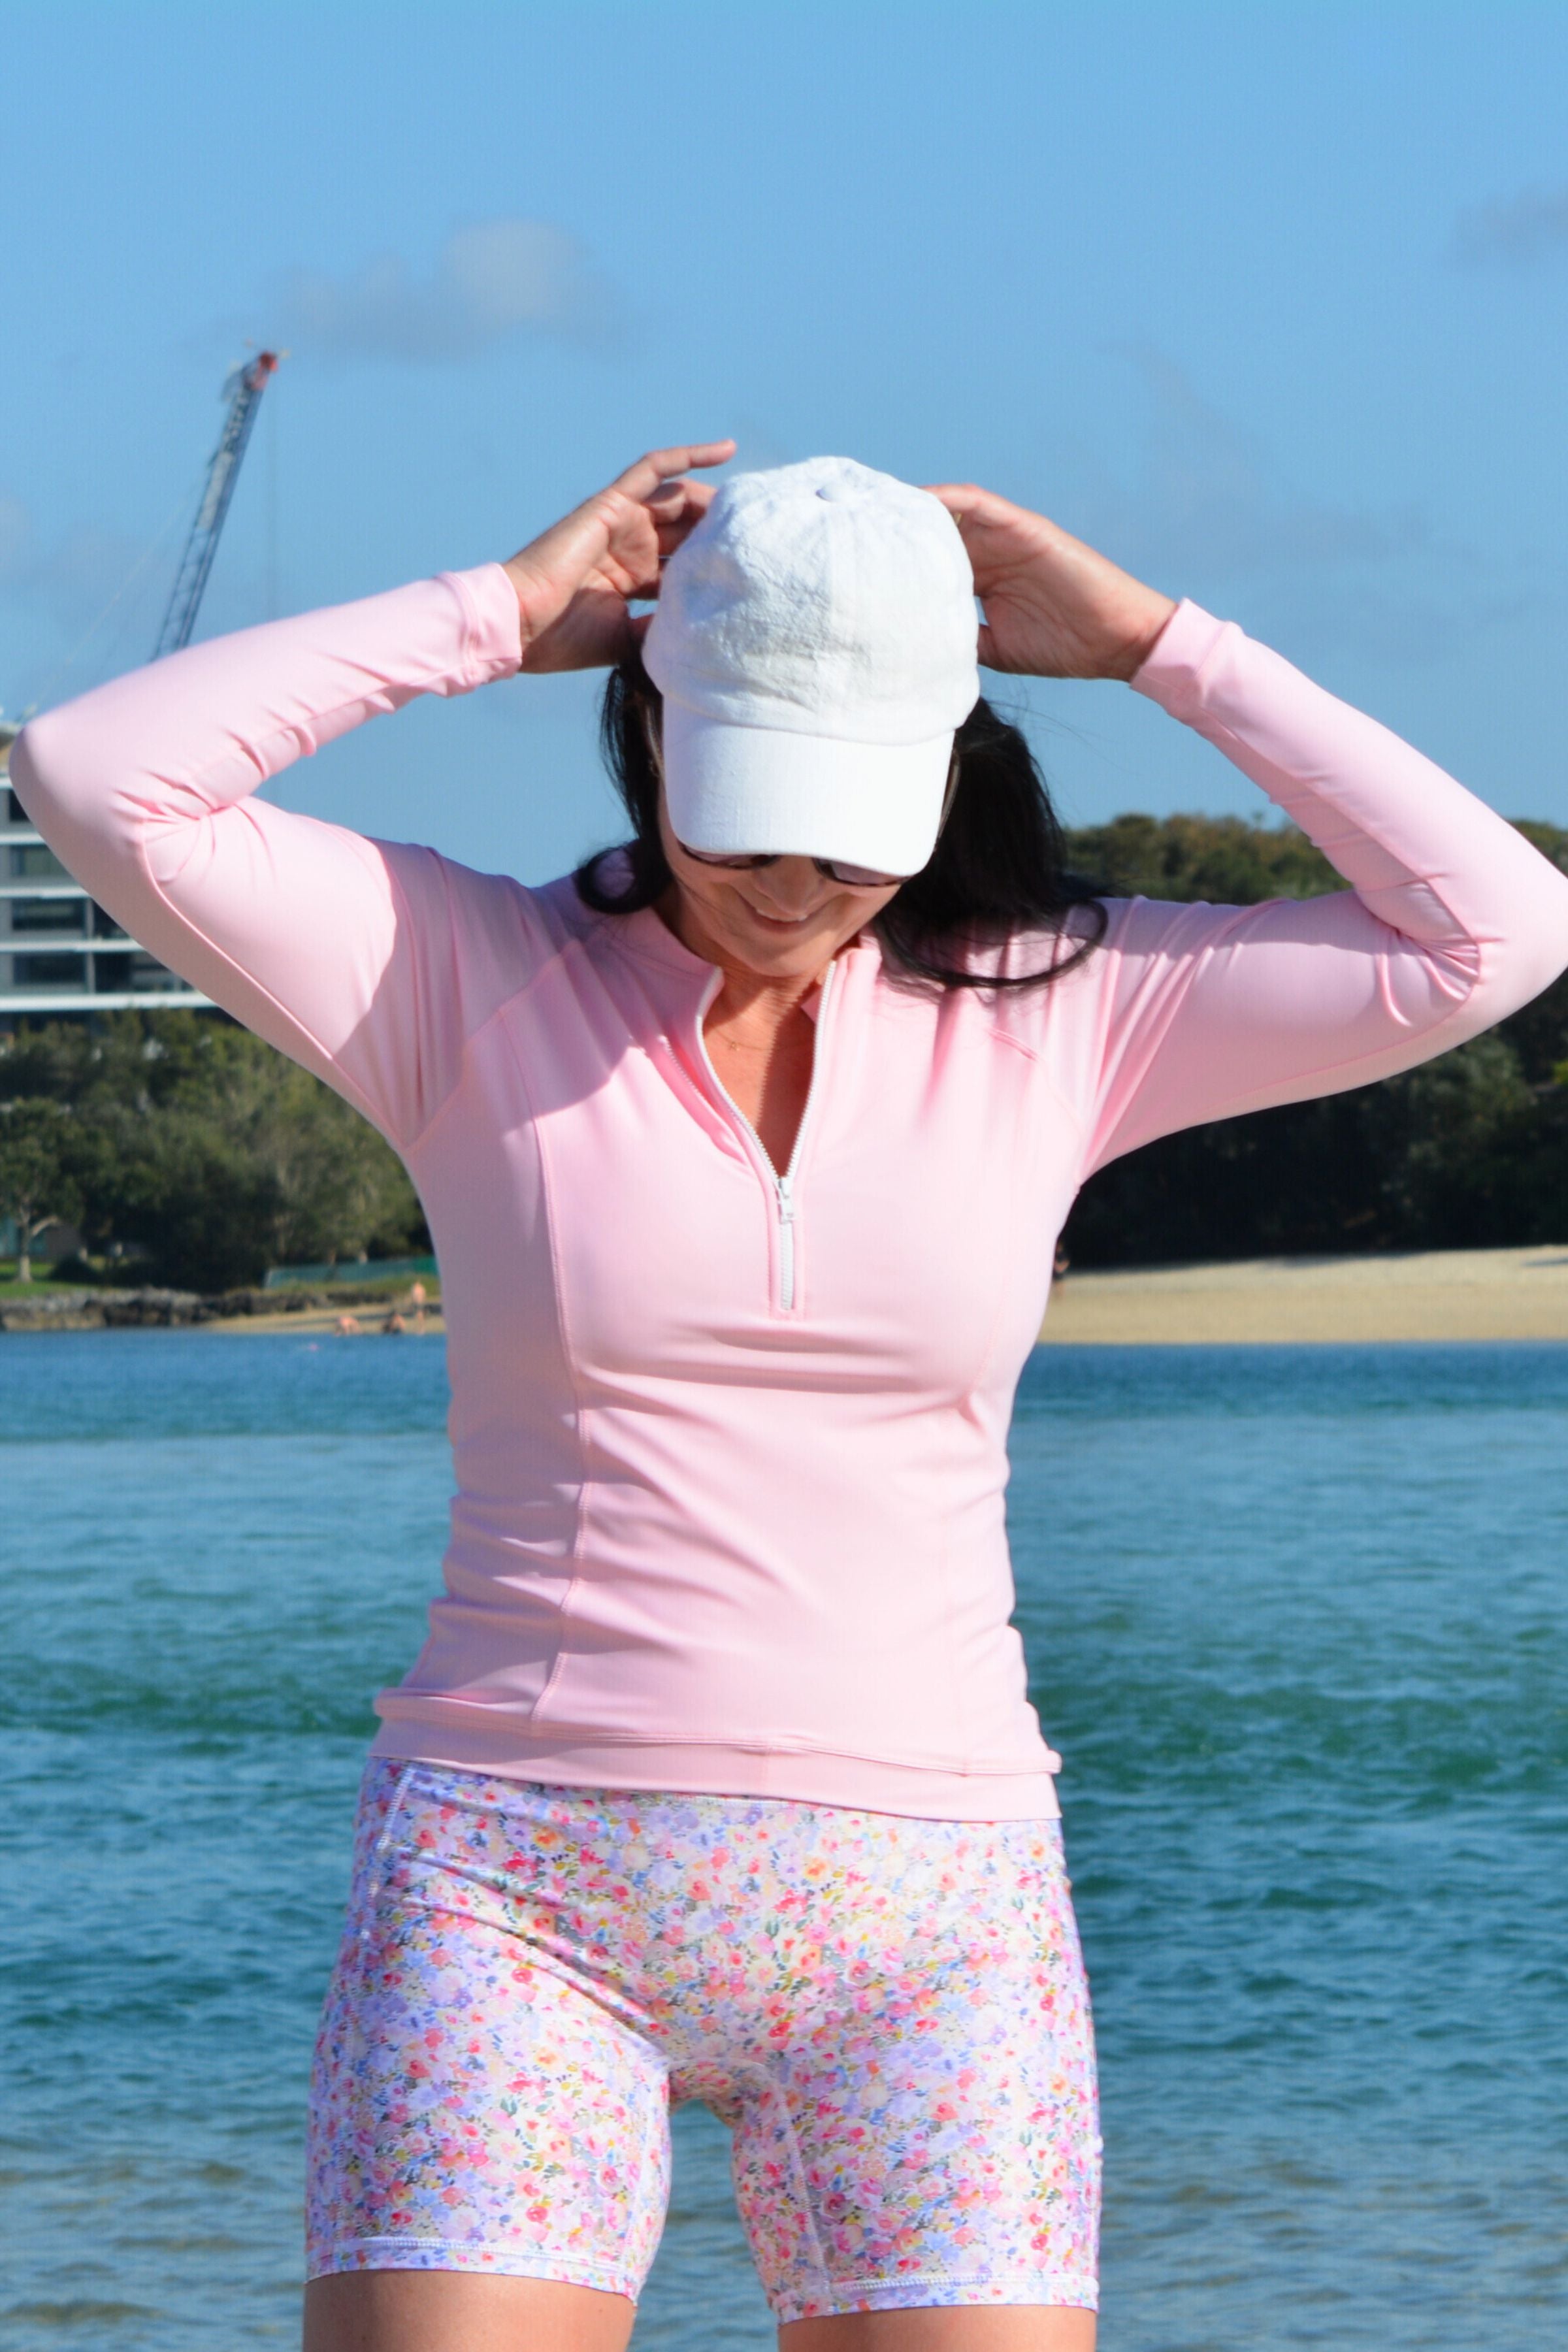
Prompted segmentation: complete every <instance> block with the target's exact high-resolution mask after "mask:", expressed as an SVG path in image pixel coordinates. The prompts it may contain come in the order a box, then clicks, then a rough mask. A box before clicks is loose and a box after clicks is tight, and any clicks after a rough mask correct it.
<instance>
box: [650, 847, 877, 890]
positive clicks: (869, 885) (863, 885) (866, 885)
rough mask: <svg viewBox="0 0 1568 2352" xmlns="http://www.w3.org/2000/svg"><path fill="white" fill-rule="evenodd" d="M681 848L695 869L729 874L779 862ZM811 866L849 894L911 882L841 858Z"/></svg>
mask: <svg viewBox="0 0 1568 2352" xmlns="http://www.w3.org/2000/svg"><path fill="white" fill-rule="evenodd" d="M679 850H680V854H681V856H683V857H689V858H690V859H691V861H692V863H693V865H695V866H721V867H722V868H723V870H724V872H725V873H726V874H751V873H753V872H754V871H755V870H756V869H757V867H759V866H776V865H777V864H778V862H779V854H778V853H777V852H776V851H768V850H759V851H758V852H757V853H756V854H755V855H753V856H742V857H722V856H716V855H715V853H714V852H713V851H712V850H710V849H688V847H687V845H686V844H685V842H683V841H682V842H680V843H679ZM811 862H812V864H813V865H814V866H816V870H817V872H818V873H819V874H820V875H822V876H823V877H824V878H825V879H826V881H829V882H837V883H840V884H841V885H842V886H843V887H844V888H845V889H846V890H890V889H891V888H892V887H893V886H894V885H895V884H896V883H899V882H907V881H908V880H909V878H910V877H909V876H908V875H907V874H879V873H877V872H876V871H875V870H874V868H873V867H871V866H846V865H845V864H844V863H843V861H842V860H841V859H840V858H837V857H814V858H813V859H812V861H811Z"/></svg>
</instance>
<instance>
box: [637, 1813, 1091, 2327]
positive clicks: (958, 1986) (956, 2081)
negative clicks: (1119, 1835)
mask: <svg viewBox="0 0 1568 2352" xmlns="http://www.w3.org/2000/svg"><path fill="white" fill-rule="evenodd" d="M773 1852H774V1859H775V1864H776V1865H777V1866H778V1868H779V1869H780V1873H781V1876H782V1877H783V1879H784V1881H786V1882H787V1883H788V1884H786V1885H784V1886H783V1887H781V1888H780V1889H779V1890H778V1891H777V1893H776V1895H775V1898H774V1908H775V1909H776V1910H777V1911H778V1913H779V1914H780V1915H781V1916H783V1917H784V1918H785V1920H786V1922H792V1923H793V1924H792V1925H790V1926H789V1929H788V1932H787V1933H783V1934H780V1935H778V1936H777V1937H776V1938H775V1939H774V1948H775V1949H776V1950H777V1951H778V1952H779V1956H780V1960H779V1969H778V1981H777V1983H776V1986H775V1988H774V1990H773V1995H772V1998H771V1999H770V2000H768V2001H767V2002H766V2004H765V2005H764V2006H765V2012H766V2027H767V2031H766V2035H765V2038H764V2037H763V2036H761V2035H753V2037H752V2041H751V2044H750V2047H749V2048H745V2049H738V2050H737V2053H736V2064H735V2077H734V2084H733V2090H732V2094H731V2100H730V2102H729V2103H728V2116H729V2119H731V2121H732V2123H733V2128H734V2142H733V2151H732V2158H731V2163H732V2170H733V2175H734V2181H735V2189H736V2197H737V2201H738V2203H739V2206H740V2210H741V2218H742V2223H743V2225H744V2227H745V2230H746V2233H747V2236H748V2238H749V2239H750V2242H751V2246H752V2256H753V2259H754V2260H755V2262H756V2264H757V2268H758V2270H759V2272H760V2273H761V2275H762V2278H763V2285H764V2287H765V2289H766V2292H767V2294H768V2298H769V2301H770V2303H771V2305H772V2307H773V2313H774V2315H775V2317H776V2318H777V2319H778V2320H779V2322H780V2323H781V2325H784V2324H786V2323H800V2322H805V2321H816V2320H823V2321H829V2320H832V2321H837V2320H840V2319H845V2320H848V2319H853V2320H856V2321H858V2320H861V2319H870V2318H877V2319H879V2320H880V2321H881V2322H882V2330H881V2338H880V2340H882V2341H897V2342H898V2343H899V2344H900V2346H902V2345H903V2344H904V2343H905V2342H906V2341H908V2342H914V2341H916V2340H919V2341H921V2342H922V2343H923V2342H925V2341H927V2340H928V2339H929V2341H930V2342H931V2345H932V2346H937V2345H941V2346H944V2347H945V2346H948V2345H952V2346H959V2345H968V2344H970V2343H971V2342H973V2343H975V2344H984V2343H985V2342H987V2341H990V2340H993V2338H994V2341H995V2342H996V2344H997V2345H998V2346H1000V2345H1003V2344H1008V2345H1017V2346H1020V2347H1022V2346H1024V2345H1026V2344H1027V2345H1030V2346H1039V2347H1045V2346H1047V2345H1050V2346H1056V2345H1060V2346H1062V2347H1067V2346H1072V2347H1074V2352H1077V2347H1079V2346H1082V2345H1084V2344H1087V2343H1089V2342H1090V2341H1092V2328H1091V2326H1090V2320H1089V2315H1090V2313H1091V2311H1092V2308H1093V2305H1094V2303H1095V2300H1096V2256H1097V2251H1098V2247H1097V2241H1098V2234H1099V2213H1100V2130H1099V2119H1098V2111H1097V2101H1096V2093H1095V2070H1094V2047H1093V2033H1092V2026H1091V2021H1090V2017H1089V1992H1088V1987H1087V1984H1086V1982H1085V1979H1084V1973H1083V1962H1082V1956H1081V1952H1080V1950H1079V1939H1078V1933H1077V1929H1076V1927H1075V1924H1074V1920H1073V1915H1072V1905H1071V1897H1070V1888H1069V1885H1068V1878H1067V1874H1066V1871H1065V1868H1064V1865H1063V1859H1062V1850H1061V1840H1060V1833H1059V1831H1058V1825H1057V1824H1056V1823H1055V1822H994V1823H990V1822H919V1821H897V1820H892V1819H889V1817H887V1816H876V1815H868V1814H860V1815H855V1814H847V1815H844V1816H842V1817H841V1818H840V1819H839V1820H837V1821H833V1820H830V1819H828V1818H826V1816H825V1814H824V1813H823V1812H822V1811H821V1810H820V1809H818V1810H817V1811H816V1813H815V1814H814V1815H811V1816H807V1815H806V1814H805V1812H804V1811H803V1812H802V1813H801V1814H800V1815H799V1817H798V1819H797V1821H796V1823H795V1826H794V1827H793V1828H791V1827H790V1826H788V1825H787V1824H786V1825H781V1827H780V1828H779V1829H778V1830H777V1831H776V1832H775V1834H774V1843H773ZM788 1885H794V1886H795V1887H796V1888H800V1889H805V1890H808V1894H807V1895H805V1899H804V1900H803V1901H801V1902H800V1903H799V1904H798V1906H797V1907H795V1908H794V1909H793V1910H791V1911H789V1912H787V1913H786V1912H785V1908H784V1906H785V1903H786V1899H787V1893H788ZM738 2039H739V2036H738V2035H737V2040H738ZM672 2081H673V2084H674V2087H675V2089H676V2092H677V2095H681V2094H682V2093H684V2092H686V2091H687V2090H688V2089H695V2090H696V2091H697V2095H700V2096H702V2095H708V2093H707V2089H706V2086H705V2085H703V2084H700V2083H693V2082H691V2081H689V2078H688V2077H686V2076H685V2075H684V2074H683V2071H682V2070H681V2069H680V2068H679V2067H677V2068H676V2069H675V2070H674V2073H673V2075H672ZM713 2103H714V2102H713V2101H712V2100H711V2098H710V2104H713ZM1058 2306H1059V2307H1060V2315H1055V2316H1054V2315H1053V2311H1054V2309H1055V2307H1058ZM987 2310H988V2311H990V2312H991V2313H992V2314H994V2318H993V2320H992V2322H991V2326H992V2331H993V2334H992V2336H987V2335H986V2334H985V2333H984V2330H979V2331H978V2332H977V2327H978V2320H979V2315H980V2314H981V2313H983V2312H985V2311H987ZM1026 2313H1027V2314H1028V2315H1029V2316H1028V2317H1025V2316H1024V2314H1026ZM963 2314H966V2315H968V2316H967V2318H965V2317H961V2316H960V2315H963ZM1009 2314H1011V2315H1012V2316H1009ZM917 2315H919V2316H918V2317H917ZM944 2315H951V2316H944ZM904 2318H907V2319H908V2322H909V2327H908V2330H906V2331H905V2332H903V2333H900V2326H899V2322H900V2319H904ZM917 2330H923V2331H925V2332H924V2334H923V2335H920V2336H918V2338H917V2335H916V2331H917ZM795 2340H796V2342H797V2344H798V2343H799V2342H801V2341H804V2339H795ZM837 2340H838V2341H840V2342H844V2343H847V2342H849V2341H854V2342H856V2343H862V2342H869V2341H870V2340H872V2339H871V2337H870V2336H869V2335H868V2334H867V2332H866V2331H864V2330H858V2331H856V2330H849V2331H843V2332H839V2333H838V2334H837ZM822 2342H823V2346H824V2347H825V2352H826V2344H827V2337H826V2334H824V2336H823V2338H822Z"/></svg>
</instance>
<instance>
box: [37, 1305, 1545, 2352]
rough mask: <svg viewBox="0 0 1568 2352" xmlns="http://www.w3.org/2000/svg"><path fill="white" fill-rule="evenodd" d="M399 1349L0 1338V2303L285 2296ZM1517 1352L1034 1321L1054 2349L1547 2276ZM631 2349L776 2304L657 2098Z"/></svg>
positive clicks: (1203, 2337)
mask: <svg viewBox="0 0 1568 2352" xmlns="http://www.w3.org/2000/svg"><path fill="white" fill-rule="evenodd" d="M445 1402H446V1399H445V1386H444V1368H443V1358H442V1350H441V1346H440V1343H439V1341H437V1340H419V1339H412V1338H410V1339H404V1340H403V1341H401V1342H400V1343H399V1344H398V1345H397V1346H395V1347H389V1346H382V1345H380V1344H378V1343H377V1342H376V1341H374V1340H373V1339H365V1340H363V1341H360V1342H357V1343H353V1344H351V1343H348V1342H343V1341H333V1340H326V1341H314V1342H313V1341H311V1340H310V1339H305V1338H296V1337H293V1336H288V1337H280V1338H276V1339H274V1338H263V1337H255V1338H246V1339H227V1338H225V1337H222V1336H218V1335H214V1334H211V1333H204V1332H195V1333H185V1332H151V1331H149V1332H140V1331H134V1332H109V1333H103V1334H96V1333H95V1334H90V1335H81V1336H75V1335H67V1334H60V1335H56V1336H54V1337H49V1338H39V1339H12V1340H9V1341H5V1342H0V1461H3V1464H4V1477H5V1488H4V1495H5V1544H4V1560H5V1565H4V1569H3V1571H0V1590H3V1595H4V1622H5V1627H6V1656H7V1663H8V1665H9V1667H10V1672H9V1674H8V1675H7V1677H6V1681H7V1685H8V1687H7V1690H6V1692H5V1699H4V1705H5V1717H6V1733H5V1748H6V1755H7V1759H8V1763H9V1768H10V1769H9V1776H8V1777H9V1780H10V1796H9V1801H8V1803H7V1805H6V1807H5V1812H4V1814H3V1815H0V1844H3V1859H4V1873H5V1875H4V1881H3V1884H4V1886H5V1912H4V1920H5V1925H4V1929H3V1933H0V1962H3V1964H4V1976H5V1984H4V1994H3V2000H4V2013H3V2015H4V2021H3V2029H0V2034H3V2038H0V2082H3V2084H4V2086H5V2087H4V2104H3V2108H0V2345H4V2346H5V2347H6V2352H43V2347H49V2352H57V2347H58V2348H59V2352H154V2347H156V2352H180V2347H196V2346H200V2347H204V2352H210V2347H214V2346H221V2347H224V2352H230V2347H251V2346H258V2347H259V2346H265V2345H268V2344H281V2345H291V2344H293V2343H296V2342H297V2340H298V2305H299V2285H298V2265H299V2246H298V2223H297V2218H296V2216H297V2206H298V2200H299V2180H300V2128H301V2119H302V2112H303V2104H304V2091H305V2080H306V2073H307V2067H308V2063H309V2055H310V2039H311V2035H312V2032H313V2030H314V2023H315V2012H316V2009H317V2005H318V2003H319V2001H320V1998H321V1990H322V1987H323V1985H324V1982H325V1978H326V1973H327V1969H328V1967H329V1965H330V1961H331V1953H332V1949H333V1947H334V1944H335V1940H336V1935H337V1928H338V1918H339V1910H340V1906H341V1904H342V1894H343V1885H344V1869H345V1862H346V1845H347V1830H348V1824H349V1817H350V1811H351V1807H352V1803H353V1791H354V1788H355V1784H356V1782H357V1780H358V1775H359V1769H360V1763H361V1759H362V1756H363V1748H364V1745H365V1743H366V1740H367V1738H368V1737H369V1735H370V1732H371V1730H372V1728H373V1721H372V1717H371V1716H370V1712H369V1706H368V1695H369V1694H370V1692H372V1691H373V1690H374V1688H375V1687H376V1685H378V1684H380V1683H382V1682H383V1681H386V1680H391V1679H394V1678H395V1676H396V1675H398V1674H399V1673H401V1671H402V1670H403V1667H404V1666H405V1664H406V1662H407V1661H408V1659H409V1658H410V1657H411V1655H412V1654H413V1652H414V1649H415V1647H416V1643H417V1642H418V1640H419V1638H420V1636H421V1633H422V1631H423V1624H424V1604H425V1601H426V1597H427V1594H428V1591H429V1587H430V1583H431V1580H432V1573H433V1563H434V1562H435V1560H436V1559H437V1556H438V1553H439V1549H440V1545H441V1541H442V1538H443V1535H444V1530H445V1515H446V1496H447V1463H446V1454H445V1443H444V1438H443V1434H442V1417H443V1414H444V1412H445ZM1565 1434H1568V1348H1563V1347H1557V1348H1553V1347H1511V1346H1510V1347H1503V1346H1496V1347H1487V1348H1458V1347H1455V1348H1413V1347H1405V1348H1387V1349H1372V1348H1363V1349H1103V1350H1100V1349H1059V1350H1047V1351H1042V1352H1041V1353H1039V1354H1038V1355H1037V1357H1036V1358H1035V1360H1034V1361H1033V1362H1032V1363H1031V1365H1030V1367H1029V1370H1028V1372H1027V1375H1026V1384H1025V1389H1024V1392H1023V1396H1022V1399H1021V1402H1020V1410H1019V1415H1018V1420H1017V1424H1016V1431H1015V1437H1014V1447H1013V1454H1014V1463H1015V1477H1014V1487H1013V1507H1012V1518H1013V1527H1014V1535H1015V1544H1016V1554H1017V1562H1018V1570H1019V1585H1020V1595H1021V1598H1020V1619H1021V1622H1022V1624H1023V1626H1024V1630H1025V1633H1026V1640H1027V1643H1028V1648H1029V1654H1030V1657H1031V1661H1032V1663H1033V1666H1034V1672H1035V1681H1036V1687H1035V1696H1036V1700H1037V1705H1038V1706H1039V1707H1040V1710H1041V1714H1042V1717H1043V1719H1044V1721H1045V1723H1046V1725H1047V1728H1048V1730H1049V1732H1050V1734H1051V1736H1052V1738H1054V1740H1055V1741H1056V1743H1057V1744H1058V1746H1059V1747H1061V1748H1063V1749H1064V1750H1065V1752H1066V1756H1067V1770H1066V1773H1065V1775H1064V1782H1063V1786H1064V1794H1065V1797H1066V1801H1067V1805H1068V1852H1069V1857H1070V1861H1071V1864H1072V1869H1073V1875H1074V1879H1075V1884H1076V1893H1077V1899H1078V1903H1079V1916H1080V1921H1081V1925H1082V1927H1083V1933H1084V1940H1085V1944H1086V1947H1087V1949H1088V1954H1089V1970H1090V1976H1091V1980H1092V1983H1093V1986H1094V1991H1095V2001H1096V2013H1097V2019H1098V2026H1099V2037H1100V2060H1101V2068H1102V2074H1103V2089H1104V2102H1105V2123H1106V2136H1107V2141H1108V2155H1107V2161H1108V2200H1107V2212H1106V2227H1105V2242H1104V2258H1105V2260H1104V2267H1105V2315H1104V2320H1103V2324H1102V2334H1101V2343H1102V2346H1103V2347H1104V2352H1274V2347H1279V2352H1283V2347H1298V2346H1317V2345H1323V2346H1334V2347H1345V2346H1347V2345H1352V2344H1363V2343H1369V2344H1371V2343H1374V2344H1376V2345H1378V2346H1379V2347H1396V2352H1404V2348H1405V2347H1410V2352H1415V2347H1424V2352H1425V2347H1430V2352H1453V2347H1458V2346H1459V2345H1463V2344H1469V2343H1479V2342H1485V2343H1486V2344H1487V2346H1488V2347H1489V2352H1526V2348H1527V2347H1528V2352H1541V2347H1542V2346H1543V2345H1545V2344H1548V2343H1551V2342H1553V2341H1560V2340H1562V2339H1563V2332H1564V2319H1565V2316H1568V2234H1565V2229H1564V2221H1563V2216H1564V2214H1565V2212H1568V1962H1565V1958H1564V1953H1565V1949H1568V1947H1565V1943H1564V1937H1563V1929H1564V1926H1565V1924H1568V1922H1565V1919H1564V1911H1565V1908H1568V1904H1565V1895H1568V1870H1565V1867H1564V1864H1565V1859H1568V1772H1565V1768H1568V1589H1565V1580H1564V1577H1563V1562H1564V1559H1565V1558H1568V1546H1565V1542H1564V1537H1565V1535H1568V1479H1565V1476H1564V1472H1565V1468H1568V1451H1565V1448H1564V1442H1563V1441H1564V1436H1565ZM676 2138H677V2179H676V2191H675V2203H674V2207H673V2210H672V2212H671V2216H670V2222H669V2226H668V2231H667V2233H666V2237H665V2241H664V2244H663V2247H662V2249H661V2251H660V2253H659V2258H658V2264H657V2266H656V2269H655V2272H654V2275H653V2279H652V2281H651V2283H650V2285H649V2288H648V2292H647V2296H646V2298H645V2301H644V2303H643V2305H642V2307H641V2310H640V2312H639V2315H638V2320H637V2335H636V2338H635V2345H636V2352H676V2347H681V2352H710V2347H711V2352H718V2347H721V2346H722V2347H725V2352H750V2347H762V2346H764V2345H771V2344H772V2342H773V2332H772V2327H771V2325H770V2322H769V2320H768V2316H767V2313H766V2310H765V2307H764V2305H763V2302H762V2298H761V2294H760V2293H759V2290H758V2289H757V2286H756V2284H755V2282H754V2280H753V2278H752V2273H751V2269H750V2265H749V2263H748V2261H747V2258H746V2255H745V2252H744V2248H743V2245H742V2241H741V2239H740V2236H739V2232H738V2230H737V2227H736V2224H735V2222H734V2220H733V2215H732V2211H731V2204H730V2198H729V2189H728V2181H727V2178H726V2173H725V2139H724V2135H723V2133H722V2131H721V2129H720V2127H719V2126H717V2125H716V2124H715V2123H713V2122H712V2120H711V2119H710V2117H708V2116H706V2114H705V2113H704V2112H703V2111H701V2110H698V2109H690V2108H688V2109H684V2110H682V2111H681V2113H680V2114H679V2116H678V2117H677V2119H676Z"/></svg>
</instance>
